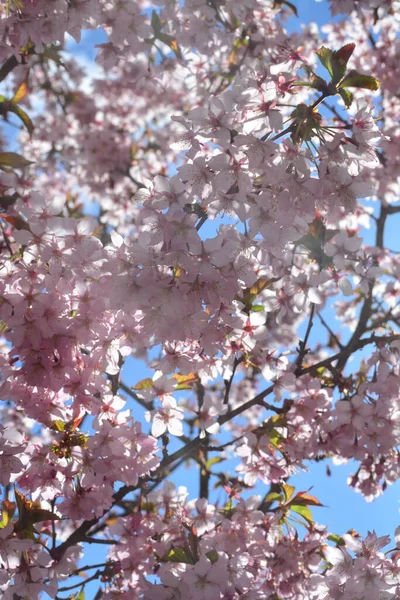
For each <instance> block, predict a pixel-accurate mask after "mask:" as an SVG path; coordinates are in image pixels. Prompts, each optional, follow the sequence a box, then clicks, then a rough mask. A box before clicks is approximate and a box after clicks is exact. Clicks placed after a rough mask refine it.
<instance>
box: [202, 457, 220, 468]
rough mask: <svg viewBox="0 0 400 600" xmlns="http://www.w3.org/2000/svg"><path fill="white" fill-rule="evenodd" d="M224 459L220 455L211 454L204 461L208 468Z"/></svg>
mask: <svg viewBox="0 0 400 600" xmlns="http://www.w3.org/2000/svg"><path fill="white" fill-rule="evenodd" d="M223 460H224V459H223V458H222V457H221V456H213V458H210V459H209V460H208V461H207V462H206V469H207V470H209V469H210V468H211V467H212V466H213V465H217V464H218V463H220V462H222V461H223Z"/></svg>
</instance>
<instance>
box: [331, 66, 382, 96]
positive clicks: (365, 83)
mask: <svg viewBox="0 0 400 600" xmlns="http://www.w3.org/2000/svg"><path fill="white" fill-rule="evenodd" d="M379 86H380V83H379V81H378V80H377V79H375V77H372V75H364V74H363V73H358V71H354V70H353V71H349V72H348V73H347V75H346V77H345V78H344V79H343V80H342V81H341V82H340V88H347V87H353V88H361V89H364V90H372V91H375V90H377V89H378V88H379Z"/></svg>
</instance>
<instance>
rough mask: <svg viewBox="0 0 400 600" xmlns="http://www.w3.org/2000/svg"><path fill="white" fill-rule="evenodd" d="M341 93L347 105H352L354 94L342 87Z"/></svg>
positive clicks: (347, 106)
mask: <svg viewBox="0 0 400 600" xmlns="http://www.w3.org/2000/svg"><path fill="white" fill-rule="evenodd" d="M339 94H340V96H341V98H342V100H343V102H344V105H345V107H346V108H349V107H350V106H351V103H352V102H353V98H354V96H353V94H352V93H351V92H350V91H349V90H345V89H340V90H339Z"/></svg>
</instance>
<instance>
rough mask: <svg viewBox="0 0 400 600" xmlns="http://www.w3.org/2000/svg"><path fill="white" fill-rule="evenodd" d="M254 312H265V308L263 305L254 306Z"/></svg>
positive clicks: (252, 308)
mask: <svg viewBox="0 0 400 600" xmlns="http://www.w3.org/2000/svg"><path fill="white" fill-rule="evenodd" d="M251 310H252V312H261V311H263V310H264V307H263V305H262V304H253V306H252V307H251Z"/></svg>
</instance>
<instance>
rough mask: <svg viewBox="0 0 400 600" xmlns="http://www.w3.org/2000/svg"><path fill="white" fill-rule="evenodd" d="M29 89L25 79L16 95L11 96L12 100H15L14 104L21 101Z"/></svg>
mask: <svg viewBox="0 0 400 600" xmlns="http://www.w3.org/2000/svg"><path fill="white" fill-rule="evenodd" d="M28 91H29V88H28V82H27V80H26V79H25V80H24V81H23V82H22V83H21V85H20V86H19V88H18V89H17V91H16V92H15V94H14V96H13V97H12V98H11V102H13V103H14V104H18V103H19V102H21V100H23V99H24V98H25V96H26V95H27V94H28Z"/></svg>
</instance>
